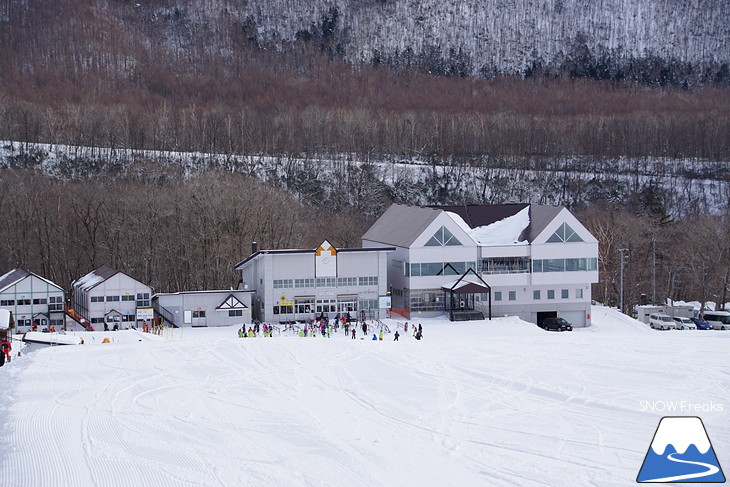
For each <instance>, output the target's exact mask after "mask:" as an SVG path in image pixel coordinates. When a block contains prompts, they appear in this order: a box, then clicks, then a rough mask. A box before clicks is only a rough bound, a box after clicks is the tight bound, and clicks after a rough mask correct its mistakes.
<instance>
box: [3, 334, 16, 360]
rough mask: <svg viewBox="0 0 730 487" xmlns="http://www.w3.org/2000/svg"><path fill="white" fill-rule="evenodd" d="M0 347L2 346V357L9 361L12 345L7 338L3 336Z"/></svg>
mask: <svg viewBox="0 0 730 487" xmlns="http://www.w3.org/2000/svg"><path fill="white" fill-rule="evenodd" d="M0 347H1V348H2V354H3V358H4V359H5V361H6V362H10V351H11V350H12V349H13V346H12V345H11V344H10V342H9V341H8V339H7V338H4V339H3V341H2V342H0Z"/></svg>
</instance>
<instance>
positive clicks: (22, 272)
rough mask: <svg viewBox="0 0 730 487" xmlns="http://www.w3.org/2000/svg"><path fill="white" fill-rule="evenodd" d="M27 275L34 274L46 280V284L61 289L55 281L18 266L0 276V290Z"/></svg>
mask: <svg viewBox="0 0 730 487" xmlns="http://www.w3.org/2000/svg"><path fill="white" fill-rule="evenodd" d="M28 276H35V277H37V278H38V279H40V280H41V281H44V282H47V283H48V284H50V285H52V286H53V287H57V288H58V289H59V290H62V288H61V286H59V285H58V284H56V283H55V282H52V281H49V280H48V279H46V278H45V277H41V276H39V275H38V274H35V273H33V272H30V271H29V270H27V269H23V268H21V267H18V268H17V269H13V270H12V271H10V272H8V273H6V274H4V275H2V276H0V292H2V291H4V290H5V289H7V288H9V287H10V286H12V285H13V284H15V283H17V282H19V281H22V280H23V279H25V278H26V277H28Z"/></svg>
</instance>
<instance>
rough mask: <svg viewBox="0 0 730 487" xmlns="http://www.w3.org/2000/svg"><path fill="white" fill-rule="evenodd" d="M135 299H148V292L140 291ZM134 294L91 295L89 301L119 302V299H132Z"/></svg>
mask: <svg viewBox="0 0 730 487" xmlns="http://www.w3.org/2000/svg"><path fill="white" fill-rule="evenodd" d="M138 296H141V297H138V298H137V300H138V301H145V300H149V299H150V295H149V293H140V294H139V295H138ZM134 300H135V296H134V294H123V295H121V296H118V295H110V296H91V302H92V303H103V302H104V301H106V302H107V303H111V302H119V301H134Z"/></svg>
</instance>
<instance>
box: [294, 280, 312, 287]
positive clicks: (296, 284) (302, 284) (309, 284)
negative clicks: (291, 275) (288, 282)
mask: <svg viewBox="0 0 730 487" xmlns="http://www.w3.org/2000/svg"><path fill="white" fill-rule="evenodd" d="M294 287H314V279H294Z"/></svg>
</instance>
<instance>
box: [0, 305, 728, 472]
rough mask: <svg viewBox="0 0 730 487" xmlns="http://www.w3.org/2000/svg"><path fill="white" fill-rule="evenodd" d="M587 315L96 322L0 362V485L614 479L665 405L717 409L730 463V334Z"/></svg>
mask: <svg viewBox="0 0 730 487" xmlns="http://www.w3.org/2000/svg"><path fill="white" fill-rule="evenodd" d="M593 315H594V321H595V323H596V325H595V326H594V327H592V328H589V329H586V330H576V331H574V332H571V333H550V332H545V331H542V330H540V329H538V328H537V327H536V326H534V325H532V324H528V323H524V322H522V321H520V320H518V319H516V318H502V319H497V320H495V321H493V322H488V321H485V322H470V323H458V324H456V323H448V322H445V321H443V320H441V319H429V320H422V321H421V323H422V324H423V327H424V340H422V341H416V340H415V339H413V337H412V336H410V334H407V333H403V332H402V331H401V337H400V340H399V341H397V342H396V341H393V335H392V334H389V335H386V338H385V340H384V341H382V342H379V341H372V340H370V339H369V338H366V339H365V340H351V339H346V338H345V336H344V334H340V335H337V336H334V337H333V338H330V339H327V338H320V337H316V338H311V337H310V338H299V337H295V336H278V337H275V338H271V339H264V338H253V339H239V338H236V334H235V330H234V329H230V328H220V329H185V330H175V331H174V332H172V333H168V334H167V335H166V336H163V337H151V336H149V335H143V334H138V333H136V332H117V333H106V334H104V333H101V332H97V333H96V334H95V335H94V338H91V336H87V340H86V342H87V344H86V345H82V346H68V347H56V348H46V349H42V350H38V351H35V352H32V353H29V354H27V355H24V356H23V357H20V358H16V359H14V360H13V362H12V363H10V364H9V365H6V366H5V367H2V368H0V383H2V384H3V388H2V390H1V391H0V397H1V399H0V424H2V426H3V431H4V438H5V441H4V443H3V445H2V447H0V484H1V485H13V486H37V485H44V486H54V485H102V486H113V485H120V486H129V485H156V486H173V485H174V486H185V485H190V486H192V485H198V486H199V485H206V486H207V485H221V486H223V485H266V486H271V485H282V486H284V485H286V486H291V485H358V486H360V485H373V486H375V485H377V486H382V485H428V486H431V485H433V486H443V485H469V486H471V485H489V486H514V485H520V486H533V485H535V486H536V485H596V486H625V485H628V484H631V483H633V482H634V479H635V478H636V475H637V472H638V470H639V468H640V467H641V463H642V460H643V458H644V455H645V454H646V451H647V448H648V447H649V445H650V443H651V440H652V435H653V433H654V431H655V429H656V426H657V423H658V421H659V419H660V417H661V416H663V415H666V413H662V412H659V411H654V412H651V411H647V410H646V408H645V407H643V405H642V404H643V403H642V402H643V401H673V400H676V401H689V402H692V403H699V404H708V405H709V404H710V403H714V404H721V405H724V410H723V409H722V408H721V410H720V411H717V410H714V411H711V412H710V411H707V412H702V413H700V414H699V415H701V416H702V419H703V422H704V424H705V426H706V428H707V431H708V434H709V435H710V438H711V440H712V442H713V446H714V449H715V451H716V452H717V453H718V458H719V460H720V462H721V463H728V461H727V455H728V452H730V421H728V416H727V414H728V409H727V408H728V407H730V405H729V404H727V397H728V392H729V391H730V378H729V377H728V375H727V373H726V372H725V370H726V369H727V353H726V351H727V347H728V344H729V343H730V342H728V340H730V333H723V332H698V331H694V332H693V331H684V332H680V331H677V332H664V333H662V332H653V331H649V330H647V329H646V327H645V326H644V325H638V324H636V323H633V324H632V323H631V322H630V321H629V320H628V319H626V320H625V319H623V318H622V319H618V317H617V315H616V312H615V311H614V310H609V309H604V308H594V310H593ZM389 324H390V325H391V327H393V328H394V327H395V326H396V325H397V323H396V322H394V321H389ZM106 336H110V337H112V338H113V339H114V343H111V344H101V343H100V341H101V339H102V337H106ZM677 413H681V411H677ZM694 415H698V414H697V413H696V412H695V413H694ZM723 455H724V456H723ZM723 460H724V461H723Z"/></svg>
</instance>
